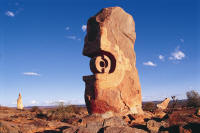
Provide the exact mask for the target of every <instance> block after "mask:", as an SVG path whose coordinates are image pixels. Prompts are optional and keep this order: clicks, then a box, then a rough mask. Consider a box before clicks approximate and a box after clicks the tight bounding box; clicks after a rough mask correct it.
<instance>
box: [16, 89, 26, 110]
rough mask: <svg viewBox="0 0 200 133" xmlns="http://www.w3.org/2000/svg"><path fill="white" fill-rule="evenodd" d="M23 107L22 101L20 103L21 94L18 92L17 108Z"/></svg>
mask: <svg viewBox="0 0 200 133" xmlns="http://www.w3.org/2000/svg"><path fill="white" fill-rule="evenodd" d="M23 108H24V106H23V103H22V96H21V94H20V93H19V97H18V99H17V109H20V110H22V109H23Z"/></svg>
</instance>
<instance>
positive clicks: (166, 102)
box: [156, 98, 170, 110]
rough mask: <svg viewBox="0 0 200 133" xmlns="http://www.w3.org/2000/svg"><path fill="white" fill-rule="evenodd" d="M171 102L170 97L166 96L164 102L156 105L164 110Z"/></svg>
mask: <svg viewBox="0 0 200 133" xmlns="http://www.w3.org/2000/svg"><path fill="white" fill-rule="evenodd" d="M169 102H170V98H165V100H164V101H163V102H162V103H160V104H157V105H156V106H157V108H158V109H161V110H164V109H166V108H167V106H168V104H169Z"/></svg>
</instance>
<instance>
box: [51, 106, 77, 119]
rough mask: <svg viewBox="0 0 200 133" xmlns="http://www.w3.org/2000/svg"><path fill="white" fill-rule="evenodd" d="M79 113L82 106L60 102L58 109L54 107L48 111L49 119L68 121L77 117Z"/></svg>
mask: <svg viewBox="0 0 200 133" xmlns="http://www.w3.org/2000/svg"><path fill="white" fill-rule="evenodd" d="M79 113H80V107H77V106H75V105H68V106H65V105H64V104H59V105H58V107H57V108H56V109H52V110H49V111H48V112H47V118H48V119H49V120H59V121H68V120H70V119H73V118H76V115H78V114H79Z"/></svg>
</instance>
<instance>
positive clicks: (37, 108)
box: [30, 106, 41, 112]
mask: <svg viewBox="0 0 200 133" xmlns="http://www.w3.org/2000/svg"><path fill="white" fill-rule="evenodd" d="M30 111H31V112H41V110H40V109H39V107H38V106H33V107H32V108H31V110H30Z"/></svg>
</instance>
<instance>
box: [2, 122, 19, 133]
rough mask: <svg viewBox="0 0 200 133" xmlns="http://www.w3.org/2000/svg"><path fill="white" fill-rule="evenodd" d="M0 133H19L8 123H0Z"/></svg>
mask: <svg viewBox="0 0 200 133" xmlns="http://www.w3.org/2000/svg"><path fill="white" fill-rule="evenodd" d="M0 133H19V129H18V128H17V127H16V126H13V125H11V124H10V123H7V122H3V121H0Z"/></svg>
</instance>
